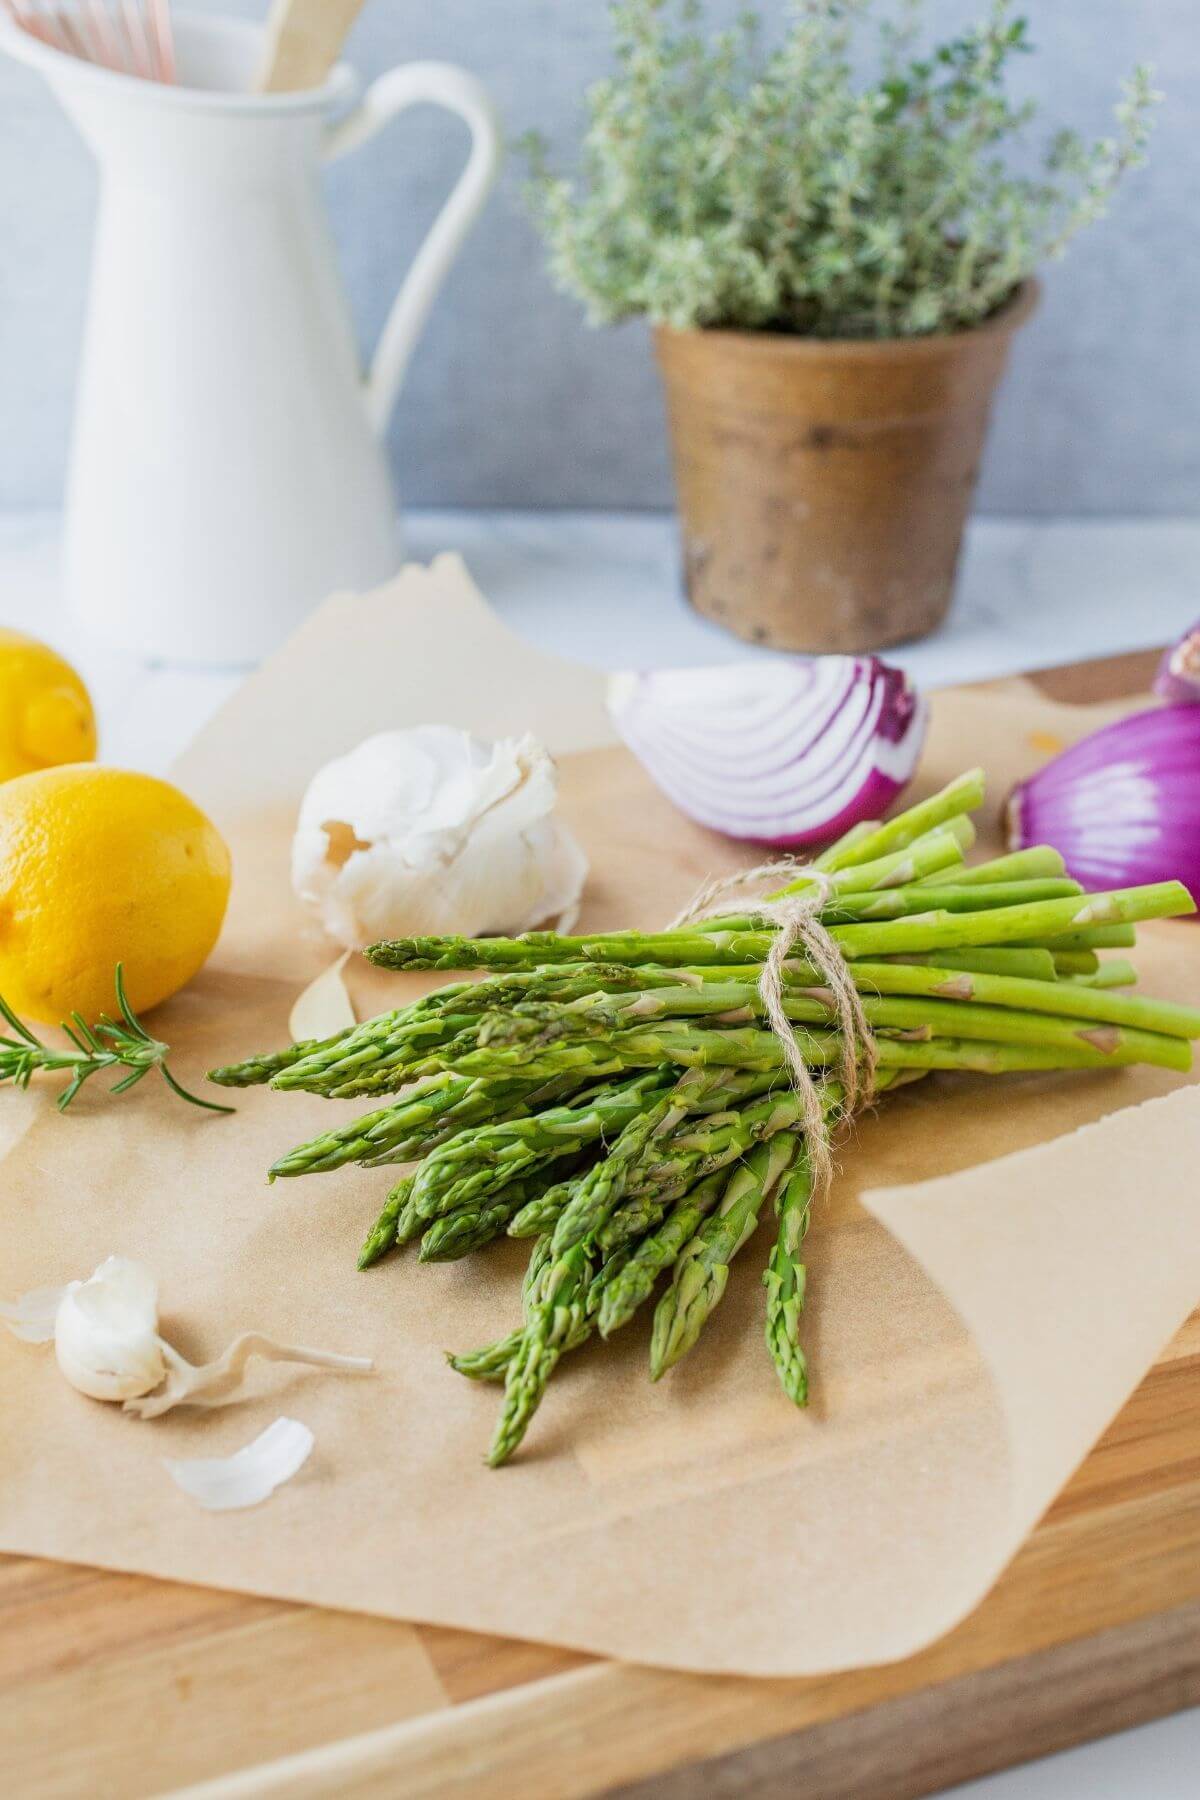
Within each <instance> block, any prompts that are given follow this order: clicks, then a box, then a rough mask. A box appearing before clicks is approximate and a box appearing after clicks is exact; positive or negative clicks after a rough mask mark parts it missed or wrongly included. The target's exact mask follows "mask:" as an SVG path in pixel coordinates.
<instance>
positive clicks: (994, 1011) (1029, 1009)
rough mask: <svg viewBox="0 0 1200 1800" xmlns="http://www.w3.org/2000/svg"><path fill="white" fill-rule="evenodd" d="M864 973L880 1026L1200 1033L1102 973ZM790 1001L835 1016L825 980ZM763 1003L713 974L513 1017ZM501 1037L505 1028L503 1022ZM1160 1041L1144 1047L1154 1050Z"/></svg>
mask: <svg viewBox="0 0 1200 1800" xmlns="http://www.w3.org/2000/svg"><path fill="white" fill-rule="evenodd" d="M856 976H857V983H856V985H857V986H858V989H859V992H860V995H861V997H862V1004H863V1010H864V1012H865V1014H866V1017H867V1019H868V1021H869V1023H870V1024H872V1025H878V1026H885V1027H886V1026H899V1027H901V1028H905V1027H911V1026H915V1025H920V1024H922V1023H923V1022H927V1023H929V1024H930V1025H932V1026H934V1028H935V1030H936V1031H937V1032H939V1033H941V1034H942V1035H945V1036H953V1037H979V1038H984V1039H991V1040H993V1041H1011V1042H1016V1043H1059V1042H1062V1043H1068V1044H1070V1043H1072V1042H1073V1041H1074V1039H1075V1037H1076V1036H1078V1035H1080V1034H1084V1042H1089V1041H1091V1040H1090V1038H1089V1037H1088V1036H1087V1035H1086V1034H1087V1033H1089V1032H1091V1031H1092V1030H1093V1027H1094V1026H1095V1025H1096V1024H1097V1023H1100V1024H1105V1025H1113V1026H1117V1027H1125V1028H1126V1029H1127V1030H1136V1031H1139V1032H1147V1033H1151V1034H1154V1035H1156V1036H1157V1035H1162V1036H1167V1037H1178V1038H1200V1008H1197V1007H1192V1006H1180V1005H1178V1004H1176V1003H1173V1002H1172V1001H1169V1000H1150V999H1146V998H1143V997H1142V996H1140V995H1131V994H1120V993H1112V992H1110V991H1108V990H1107V988H1106V987H1105V986H1104V985H1103V984H1101V985H1097V984H1096V983H1095V982H1094V980H1092V984H1091V985H1090V986H1084V985H1081V984H1077V983H1075V982H1071V983H1067V982H1045V981H1022V980H1020V979H1019V978H1017V977H1008V976H1000V975H992V976H989V975H972V974H970V973H969V972H967V971H966V970H951V969H938V968H934V967H930V966H921V967H915V968H904V967H902V966H892V965H890V964H886V963H885V964H878V965H877V964H874V963H860V964H857V965H856ZM1088 979H1089V980H1091V978H1088ZM872 990H874V991H872ZM783 1003H784V1010H785V1011H786V1013H787V1015H788V1017H789V1018H791V1019H797V1020H802V1021H810V1022H816V1023H820V1022H823V1021H826V1020H829V1019H831V1018H834V1017H835V1016H836V1007H835V1006H834V1004H833V1001H832V997H831V996H829V995H828V992H827V990H825V989H823V988H820V987H813V988H809V989H799V988H796V987H793V986H792V984H791V983H790V982H789V983H788V985H787V987H786V989H785V992H784V996H783ZM763 1010H764V1009H763V1001H762V996H761V994H760V992H759V989H758V986H757V984H756V983H755V982H753V981H736V980H733V981H729V982H727V983H723V984H721V983H717V982H708V983H705V984H704V985H703V986H702V987H700V988H694V987H678V988H670V987H661V988H655V989H653V990H651V991H649V992H647V993H645V994H636V993H635V994H622V995H604V994H602V995H596V996H593V997H592V998H591V999H589V1000H588V1001H586V1002H585V1001H575V1002H573V1003H572V1004H570V1005H569V1006H565V1007H555V1006H553V1004H547V1005H546V1006H545V1007H543V1006H541V1005H538V1006H535V1007H532V1008H530V1009H529V1010H526V1009H524V1008H523V1009H521V1011H520V1012H518V1013H516V1014H514V1015H512V1017H513V1020H514V1022H515V1024H516V1026H517V1028H518V1033H519V1028H520V1027H521V1026H522V1024H524V1023H533V1024H536V1025H538V1026H539V1027H540V1029H539V1032H538V1035H537V1039H536V1041H537V1042H551V1041H554V1040H555V1038H556V1036H571V1035H572V1034H573V1033H579V1034H586V1035H593V1034H596V1033H604V1032H609V1031H614V1030H619V1029H622V1028H624V1027H626V1026H628V1025H632V1024H635V1023H642V1024H644V1023H646V1022H648V1021H650V1020H653V1019H660V1018H661V1019H684V1018H702V1017H710V1018H716V1019H719V1020H720V1021H721V1022H723V1023H741V1022H744V1021H745V1020H748V1019H750V1018H758V1017H761V1016H762V1014H763ZM502 1017H503V1015H502ZM495 1036H496V1037H497V1038H499V1037H500V1036H501V1033H500V1031H499V1030H498V1029H497V1030H496V1031H495ZM491 1041H492V1039H491V1037H489V1042H491ZM523 1041H527V1042H528V1041H534V1040H530V1039H528V1038H526V1039H524V1040H523ZM1154 1048H1155V1046H1153V1045H1149V1046H1146V1049H1147V1053H1148V1054H1150V1053H1152V1052H1153V1050H1154Z"/></svg>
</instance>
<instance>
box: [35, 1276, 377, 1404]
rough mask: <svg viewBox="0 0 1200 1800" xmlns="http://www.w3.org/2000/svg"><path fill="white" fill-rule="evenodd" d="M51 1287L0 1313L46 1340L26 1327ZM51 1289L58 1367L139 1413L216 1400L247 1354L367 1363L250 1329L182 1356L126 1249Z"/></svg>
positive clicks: (345, 1365) (237, 1381) (230, 1392)
mask: <svg viewBox="0 0 1200 1800" xmlns="http://www.w3.org/2000/svg"><path fill="white" fill-rule="evenodd" d="M54 1291H55V1290H52V1289H39V1290H37V1291H36V1292H35V1293H34V1294H25V1295H22V1296H21V1298H20V1299H19V1300H18V1301H17V1302H16V1303H15V1305H13V1306H6V1307H5V1308H4V1310H3V1315H2V1316H3V1317H4V1318H5V1320H6V1322H7V1323H8V1324H9V1327H10V1329H12V1330H13V1331H15V1332H16V1333H17V1335H18V1336H24V1337H25V1338H26V1340H27V1341H29V1342H33V1343H39V1342H40V1343H44V1342H48V1341H49V1336H50V1334H49V1333H47V1332H46V1331H45V1329H44V1326H38V1325H36V1324H34V1325H33V1328H34V1329H40V1331H41V1335H39V1336H31V1335H30V1322H33V1321H38V1320H41V1319H42V1318H43V1316H44V1313H45V1310H46V1306H45V1296H47V1295H49V1294H51V1293H53V1292H54ZM58 1291H59V1293H60V1295H61V1298H60V1300H59V1302H58V1306H57V1309H56V1312H55V1318H54V1329H53V1339H54V1351H55V1356H56V1359H57V1361H58V1366H59V1368H60V1369H61V1371H62V1373H63V1374H64V1375H65V1377H66V1379H67V1380H68V1381H69V1382H70V1383H71V1385H72V1387H75V1388H78V1389H79V1391H80V1393H82V1394H88V1395H90V1396H91V1398H92V1399H95V1400H109V1401H114V1402H117V1401H119V1402H121V1403H122V1404H123V1406H124V1409H125V1411H126V1412H129V1413H133V1414H135V1415H136V1416H137V1417H138V1418H140V1419H156V1418H158V1417H160V1416H161V1414H163V1413H165V1412H170V1410H171V1408H172V1407H175V1406H182V1405H188V1406H222V1405H224V1403H225V1402H226V1401H227V1400H230V1399H232V1398H233V1397H234V1396H235V1395H236V1394H237V1393H238V1392H239V1391H240V1390H241V1388H242V1385H243V1382H244V1379H245V1372H246V1364H247V1363H248V1362H249V1360H250V1358H251V1357H252V1356H257V1357H261V1358H262V1359H263V1360H264V1361H266V1362H290V1363H302V1364H305V1365H307V1366H309V1367H312V1368H318V1369H338V1370H343V1371H351V1372H354V1373H359V1374H364V1373H366V1372H367V1371H368V1370H369V1369H370V1368H371V1367H372V1363H371V1361H370V1358H368V1357H361V1356H337V1355H334V1354H333V1353H332V1352H331V1351H327V1350H310V1349H308V1348H306V1347H305V1346H303V1345H300V1344H281V1343H278V1342H277V1341H276V1340H275V1339H274V1338H270V1337H266V1336H264V1335H263V1334H262V1333H261V1332H257V1331H247V1332H243V1333H242V1334H241V1336H240V1337H237V1338H235V1339H234V1341H233V1343H232V1344H230V1346H229V1348H228V1349H227V1350H226V1351H225V1353H224V1355H223V1356H219V1357H217V1358H216V1359H215V1361H213V1362H208V1363H200V1364H195V1363H190V1362H188V1360H187V1359H186V1357H183V1356H181V1355H180V1353H179V1352H178V1350H176V1349H174V1348H173V1347H172V1346H171V1345H170V1344H168V1343H167V1341H166V1339H165V1338H163V1337H162V1336H160V1334H159V1330H158V1283H157V1281H156V1280H155V1278H154V1275H153V1274H152V1273H151V1271H150V1270H149V1269H148V1268H147V1267H146V1266H145V1264H144V1263H139V1262H135V1261H133V1260H132V1259H131V1258H130V1257H126V1256H110V1257H108V1258H106V1260H105V1261H104V1262H102V1263H101V1264H100V1266H99V1268H98V1269H97V1270H96V1272H95V1274H94V1275H92V1277H91V1278H90V1280H88V1281H72V1282H69V1283H68V1284H67V1286H66V1287H65V1288H63V1289H61V1290H58ZM39 1309H40V1310H39ZM22 1326H25V1327H26V1328H25V1329H22Z"/></svg>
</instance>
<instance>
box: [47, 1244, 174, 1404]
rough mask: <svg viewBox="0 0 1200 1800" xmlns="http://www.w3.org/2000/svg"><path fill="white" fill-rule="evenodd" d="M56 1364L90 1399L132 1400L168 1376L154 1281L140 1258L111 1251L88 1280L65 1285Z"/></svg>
mask: <svg viewBox="0 0 1200 1800" xmlns="http://www.w3.org/2000/svg"><path fill="white" fill-rule="evenodd" d="M54 1354H55V1357H56V1358H57V1360H58V1366H59V1368H60V1369H61V1370H62V1372H63V1374H64V1375H65V1376H66V1378H67V1380H68V1381H69V1382H70V1383H71V1386H72V1387H75V1388H78V1389H79V1391H80V1393H81V1394H88V1395H90V1396H91V1398H92V1399H93V1400H131V1399H135V1398H136V1397H137V1396H138V1395H140V1394H148V1393H149V1392H150V1391H151V1389H152V1388H156V1387H158V1385H159V1383H160V1382H161V1381H162V1380H163V1379H164V1377H165V1375H166V1364H165V1362H164V1360H163V1350H162V1342H161V1339H160V1338H159V1335H158V1283H157V1281H156V1280H155V1278H154V1276H153V1275H152V1274H151V1272H150V1270H149V1269H148V1268H146V1266H145V1264H144V1263H139V1262H133V1261H132V1260H131V1259H130V1258H129V1257H126V1256H109V1257H106V1259H105V1260H104V1262H102V1263H101V1264H100V1267H99V1268H98V1269H97V1270H96V1272H95V1274H94V1275H93V1276H92V1277H91V1279H90V1280H89V1281H72V1282H69V1283H68V1284H67V1287H66V1290H65V1292H64V1294H63V1297H62V1300H61V1301H60V1303H59V1308H58V1312H57V1314H56V1315H55V1320H54Z"/></svg>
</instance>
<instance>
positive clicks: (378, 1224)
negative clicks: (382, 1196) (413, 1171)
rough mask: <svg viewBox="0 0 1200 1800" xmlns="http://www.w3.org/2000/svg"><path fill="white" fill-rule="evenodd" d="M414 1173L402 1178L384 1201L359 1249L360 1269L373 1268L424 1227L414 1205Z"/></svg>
mask: <svg viewBox="0 0 1200 1800" xmlns="http://www.w3.org/2000/svg"><path fill="white" fill-rule="evenodd" d="M412 1184H413V1178H412V1176H411V1175H405V1176H403V1177H402V1179H401V1180H399V1181H398V1182H397V1183H396V1185H395V1187H394V1188H393V1189H392V1191H391V1193H390V1194H389V1195H388V1197H387V1199H386V1200H385V1202H384V1206H383V1211H382V1212H381V1213H380V1215H379V1217H378V1218H377V1219H376V1221H375V1223H374V1225H372V1227H371V1229H370V1231H369V1232H368V1233H367V1237H366V1242H365V1243H364V1244H363V1247H362V1249H361V1250H360V1251H359V1253H358V1266H359V1268H360V1269H369V1268H370V1267H371V1265H372V1263H377V1262H378V1261H379V1259H380V1257H381V1256H386V1255H387V1253H388V1251H389V1250H391V1249H392V1248H393V1247H395V1246H398V1245H400V1244H405V1243H408V1242H409V1241H410V1240H411V1239H412V1238H413V1237H415V1236H416V1235H417V1233H418V1232H419V1230H420V1221H419V1220H418V1218H417V1214H416V1209H415V1207H413V1205H412Z"/></svg>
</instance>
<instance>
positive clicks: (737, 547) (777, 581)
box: [655, 281, 1038, 650]
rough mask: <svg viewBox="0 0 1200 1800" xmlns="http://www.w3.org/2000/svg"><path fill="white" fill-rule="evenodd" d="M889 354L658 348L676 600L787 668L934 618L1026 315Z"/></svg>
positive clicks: (864, 349)
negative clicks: (667, 433)
mask: <svg viewBox="0 0 1200 1800" xmlns="http://www.w3.org/2000/svg"><path fill="white" fill-rule="evenodd" d="M1037 296H1038V289H1037V284H1036V282H1033V281H1029V282H1026V283H1025V285H1024V286H1023V287H1022V288H1020V289H1019V290H1018V292H1017V293H1016V294H1015V295H1014V297H1013V299H1012V300H1011V301H1010V302H1009V303H1008V305H1007V306H1006V307H1004V308H1003V310H1002V311H1000V312H998V313H997V314H996V315H995V317H994V318H992V319H989V320H988V321H987V322H986V324H983V325H980V326H977V327H976V328H975V329H973V330H971V331H962V332H957V333H955V334H953V335H950V336H944V337H925V338H899V339H888V340H884V341H881V342H880V341H866V340H836V339H821V338H802V337H789V336H786V335H783V334H779V333H775V332H752V331H671V330H668V329H666V328H662V327H660V328H659V329H658V330H657V332H656V333H655V342H656V348H657V351H658V360H659V365H660V367H661V369H662V373H663V378H664V380H665V382H666V390H667V411H668V415H669V419H670V426H671V440H672V446H673V449H674V454H675V479H676V484H677V487H678V493H679V511H680V525H681V531H682V536H683V567H684V579H685V582H686V585H687V591H688V597H689V598H690V600H691V602H692V604H693V606H695V608H696V609H697V611H698V612H701V613H703V614H704V615H705V617H706V618H709V619H714V620H716V622H717V623H718V624H720V625H724V626H726V627H727V628H728V629H729V630H730V631H733V632H736V633H737V635H738V637H741V638H746V639H748V640H749V641H750V642H752V643H757V644H771V645H774V646H775V647H776V648H778V649H783V650H874V649H878V648H880V647H881V646H882V645H885V644H895V643H899V642H900V641H901V640H902V639H904V638H914V637H920V636H922V635H923V634H924V633H925V632H928V631H932V630H933V628H934V627H935V626H936V625H938V624H940V623H941V621H942V620H943V619H944V618H945V616H946V612H947V610H948V608H949V605H950V600H951V596H952V594H953V591H954V576H955V569H956V567H957V563H958V554H959V548H960V546H961V542H962V533H963V526H964V524H965V522H966V517H967V513H968V510H969V508H970V504H971V497H972V495H973V493H974V490H975V482H976V478H977V476H978V473H979V458H980V453H981V451H982V448H983V440H984V435H985V433H986V431H987V422H988V414H989V412H990V410H991V403H992V395H993V393H994V392H995V388H996V383H997V382H998V381H999V379H1000V376H1001V374H1002V373H1003V371H1004V365H1005V363H1006V361H1007V359H1008V348H1009V343H1010V341H1011V339H1012V334H1013V332H1014V331H1015V330H1016V329H1017V327H1018V326H1019V325H1021V324H1023V323H1024V321H1025V320H1026V319H1027V318H1028V317H1029V314H1030V313H1031V312H1032V311H1033V308H1034V306H1035V305H1036V303H1037Z"/></svg>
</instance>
